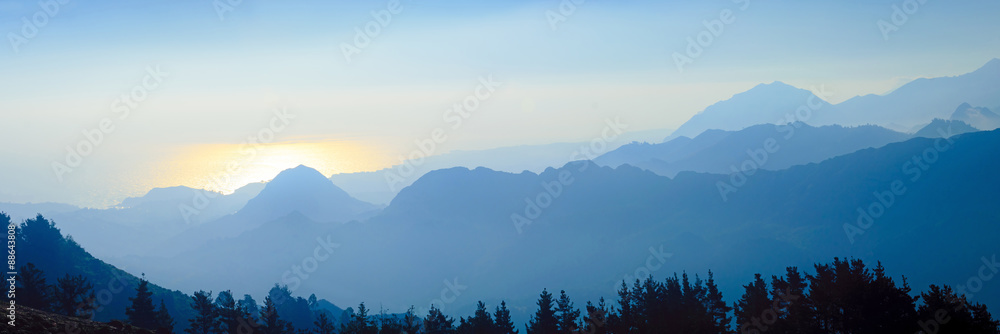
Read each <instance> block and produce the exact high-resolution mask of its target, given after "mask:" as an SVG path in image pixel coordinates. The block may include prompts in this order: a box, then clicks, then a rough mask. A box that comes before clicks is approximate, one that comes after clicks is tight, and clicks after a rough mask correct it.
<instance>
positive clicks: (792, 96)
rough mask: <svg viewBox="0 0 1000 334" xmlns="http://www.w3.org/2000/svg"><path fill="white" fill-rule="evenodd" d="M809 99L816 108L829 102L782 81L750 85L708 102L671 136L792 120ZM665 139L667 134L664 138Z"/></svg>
mask: <svg viewBox="0 0 1000 334" xmlns="http://www.w3.org/2000/svg"><path fill="white" fill-rule="evenodd" d="M807 103H813V104H814V105H816V106H817V108H816V109H817V110H823V109H828V107H829V103H827V102H826V101H823V100H821V99H819V98H818V97H816V96H815V95H813V93H811V92H809V91H808V90H804V89H799V88H795V87H792V86H789V85H787V84H785V83H782V82H778V81H775V82H772V83H770V84H760V85H757V86H756V87H753V88H752V89H750V90H748V91H746V92H742V93H739V94H736V95H733V97H731V98H729V99H727V100H724V101H721V102H717V103H715V104H713V105H711V106H708V107H707V108H705V110H703V111H702V112H700V113H698V114H696V115H694V116H692V117H691V119H689V120H688V121H687V122H685V123H684V124H683V125H681V126H680V127H679V128H677V131H674V133H673V134H672V135H671V138H676V137H679V136H686V137H695V136H697V135H699V134H700V133H702V132H703V131H705V130H708V129H719V130H728V131H736V130H740V129H743V128H745V127H748V126H751V125H754V124H774V123H778V122H782V123H784V122H787V121H793V120H794V119H788V117H787V116H788V115H794V114H795V110H796V109H798V108H799V107H802V106H806V105H807ZM668 139H669V138H668Z"/></svg>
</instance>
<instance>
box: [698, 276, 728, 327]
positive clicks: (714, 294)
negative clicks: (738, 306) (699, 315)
mask: <svg viewBox="0 0 1000 334" xmlns="http://www.w3.org/2000/svg"><path fill="white" fill-rule="evenodd" d="M705 290H706V293H705V302H704V303H705V311H706V312H707V313H708V316H709V318H710V319H711V325H710V327H709V330H708V332H709V333H713V334H719V333H729V324H730V322H732V320H733V319H732V318H731V317H729V311H732V308H731V307H729V306H728V305H726V301H724V300H723V299H722V292H719V286H718V285H716V284H715V274H713V273H712V271H711V270H709V271H708V282H706V283H705Z"/></svg>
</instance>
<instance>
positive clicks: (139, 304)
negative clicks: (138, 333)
mask: <svg viewBox="0 0 1000 334" xmlns="http://www.w3.org/2000/svg"><path fill="white" fill-rule="evenodd" d="M129 301H131V302H132V305H131V306H129V307H126V308H125V315H126V316H128V319H127V321H128V323H129V324H131V325H133V326H136V327H141V328H145V329H156V309H155V308H154V306H153V293H152V292H150V291H149V281H147V280H146V275H142V277H141V278H139V286H137V287H136V288H135V297H132V298H129Z"/></svg>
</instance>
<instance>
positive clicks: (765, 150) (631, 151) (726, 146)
mask: <svg viewBox="0 0 1000 334" xmlns="http://www.w3.org/2000/svg"><path fill="white" fill-rule="evenodd" d="M909 138H910V135H907V134H903V133H899V132H895V131H892V130H888V129H885V128H881V127H878V126H859V127H842V126H838V125H831V126H822V127H812V126H809V125H807V124H805V123H801V122H799V123H792V124H784V125H771V124H761V125H755V126H751V127H748V128H745V129H742V130H739V131H722V130H708V131H705V132H703V133H702V134H701V135H699V136H697V137H695V138H694V139H688V138H687V137H679V138H675V139H673V140H670V141H668V142H665V143H660V144H647V143H631V144H628V145H625V146H622V147H619V148H618V149H616V150H614V151H611V152H608V153H606V154H604V155H602V156H600V157H598V158H596V159H594V162H595V163H597V164H599V165H602V166H610V167H617V166H620V165H622V164H629V165H632V166H636V167H639V168H642V169H646V170H649V171H652V172H655V173H657V174H660V175H664V176H671V177H672V176H674V175H676V174H677V173H679V172H682V171H694V172H705V173H720V174H728V173H732V172H733V169H734V168H736V169H737V170H738V169H739V168H742V167H743V164H744V163H745V162H747V161H751V162H753V164H754V165H755V166H756V165H758V164H759V166H758V167H759V168H763V169H767V170H779V169H785V168H788V167H791V166H795V165H802V164H807V163H813V162H820V161H823V160H825V159H829V158H832V157H835V156H838V155H843V154H847V153H851V152H854V151H857V150H860V149H864V148H869V147H881V146H883V145H885V144H888V143H893V142H898V141H902V140H906V139H909ZM769 141H773V146H770V145H765V143H767V142H769ZM765 146H766V147H765ZM748 152H749V153H748Z"/></svg>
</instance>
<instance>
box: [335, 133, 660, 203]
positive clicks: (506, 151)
mask: <svg viewBox="0 0 1000 334" xmlns="http://www.w3.org/2000/svg"><path fill="white" fill-rule="evenodd" d="M672 131H673V130H669V129H657V130H644V131H631V132H625V133H623V134H621V135H619V137H618V138H616V139H615V140H613V141H612V142H608V143H606V144H607V145H608V146H609V147H608V148H607V150H612V149H614V148H616V147H618V146H619V145H623V144H625V143H629V142H631V141H637V140H638V141H654V140H655V141H659V140H660V138H663V137H664V136H666V135H668V134H670V133H671V132H672ZM595 135H597V134H595ZM589 145H590V143H589V142H569V143H554V144H544V145H519V146H508V147H498V148H492V149H484V150H458V151H451V152H447V153H444V154H439V155H433V156H430V157H426V158H424V159H423V160H422V162H420V163H414V162H412V161H410V162H407V165H405V166H403V165H395V166H392V167H390V168H384V169H381V170H378V171H373V172H358V173H343V174H334V175H332V176H330V180H332V181H333V183H335V184H337V185H338V186H340V187H341V188H343V189H344V190H345V191H347V192H348V193H350V194H351V195H352V196H354V197H356V198H358V199H361V200H364V201H367V202H371V203H375V204H389V202H390V201H391V200H392V198H393V197H395V196H396V194H397V193H399V191H400V190H401V189H403V188H405V187H406V186H409V185H410V184H413V182H414V181H416V180H417V179H419V178H420V177H421V176H423V175H424V174H426V173H427V172H430V171H433V170H438V169H443V168H452V167H466V168H476V167H486V168H490V169H493V170H499V171H506V172H512V173H520V172H522V171H525V170H527V171H532V172H536V173H539V172H541V171H543V170H545V169H546V168H548V167H551V166H562V165H565V164H566V163H567V162H570V161H573V160H576V159H579V157H578V156H577V155H576V154H574V153H577V152H580V151H581V150H582V148H585V147H588V146H589ZM414 149H417V148H416V147H414ZM588 150H589V149H588ZM411 168H412V172H410V169H411ZM404 171H406V172H404ZM390 174H391V176H390ZM389 180H398V182H390V181H389Z"/></svg>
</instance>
